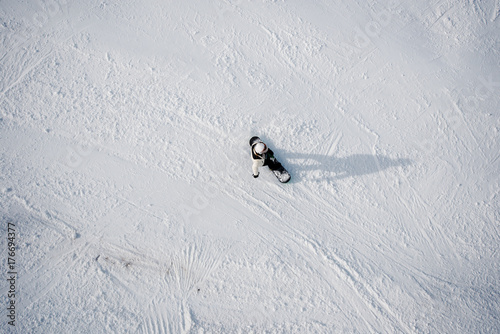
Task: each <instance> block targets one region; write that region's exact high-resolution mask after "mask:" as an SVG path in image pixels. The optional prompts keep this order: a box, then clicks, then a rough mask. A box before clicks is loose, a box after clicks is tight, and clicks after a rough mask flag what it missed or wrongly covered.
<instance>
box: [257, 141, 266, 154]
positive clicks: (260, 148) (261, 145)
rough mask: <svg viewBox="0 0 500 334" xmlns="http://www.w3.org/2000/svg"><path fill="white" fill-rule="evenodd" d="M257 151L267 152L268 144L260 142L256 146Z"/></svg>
mask: <svg viewBox="0 0 500 334" xmlns="http://www.w3.org/2000/svg"><path fill="white" fill-rule="evenodd" d="M254 150H255V153H257V154H262V153H266V152H267V145H266V144H264V143H258V144H256V145H255V147H254Z"/></svg>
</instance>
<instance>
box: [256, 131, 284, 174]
mask: <svg viewBox="0 0 500 334" xmlns="http://www.w3.org/2000/svg"><path fill="white" fill-rule="evenodd" d="M261 142H262V140H261V139H260V138H259V137H257V136H255V137H252V138H251V139H250V147H253V146H254V145H255V144H257V143H261ZM268 152H271V154H272V155H271V157H269V159H268V160H269V161H268V162H267V166H268V167H269V169H270V170H271V171H272V172H273V174H274V175H275V176H276V178H277V179H278V181H280V182H281V183H287V182H288V181H290V178H291V176H290V173H288V171H287V170H286V169H285V167H283V165H282V164H281V162H279V161H278V160H277V159H276V158H275V157H274V153H273V151H272V150H271V149H269V151H268Z"/></svg>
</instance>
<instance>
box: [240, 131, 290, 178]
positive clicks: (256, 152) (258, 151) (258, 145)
mask: <svg viewBox="0 0 500 334" xmlns="http://www.w3.org/2000/svg"><path fill="white" fill-rule="evenodd" d="M250 146H251V148H252V161H253V165H252V171H253V177H254V178H257V177H259V167H263V166H268V167H269V169H270V170H271V171H272V172H273V173H274V175H275V176H276V177H277V178H278V180H279V181H280V182H282V183H286V182H288V181H289V180H290V174H289V173H288V172H287V171H286V169H285V168H283V166H282V165H281V163H280V162H279V161H278V160H276V158H275V157H274V152H273V151H272V150H271V149H269V148H268V147H267V145H266V144H265V143H264V142H263V141H262V140H261V139H260V138H259V137H252V138H251V139H250Z"/></svg>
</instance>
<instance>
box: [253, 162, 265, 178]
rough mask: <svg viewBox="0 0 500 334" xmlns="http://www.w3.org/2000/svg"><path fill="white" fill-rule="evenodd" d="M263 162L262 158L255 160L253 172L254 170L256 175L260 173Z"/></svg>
mask: <svg viewBox="0 0 500 334" xmlns="http://www.w3.org/2000/svg"><path fill="white" fill-rule="evenodd" d="M263 163H264V162H263V161H262V160H254V161H253V165H252V172H253V176H254V177H257V176H258V175H259V167H261V166H262V165H263Z"/></svg>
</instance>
